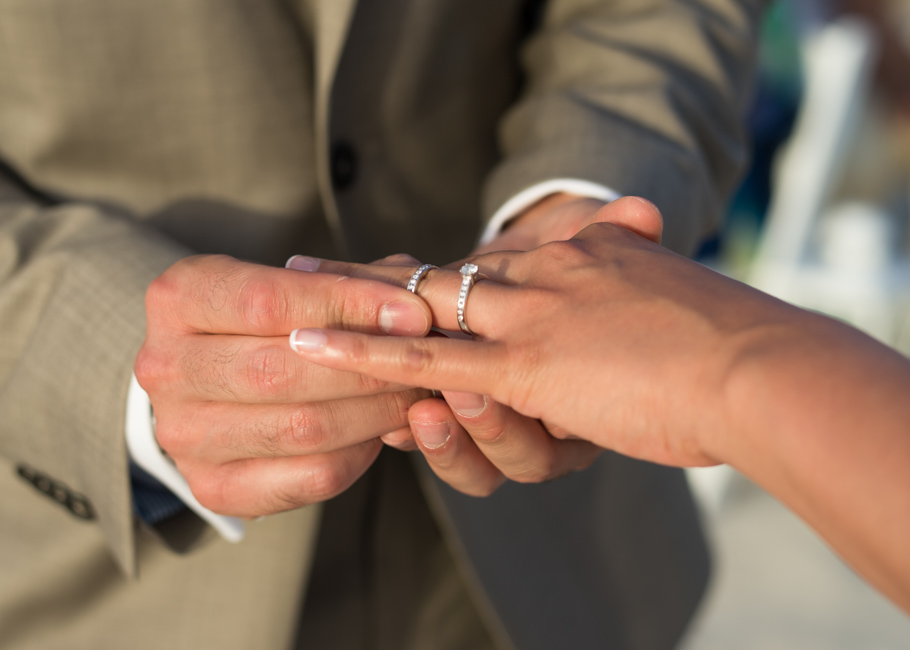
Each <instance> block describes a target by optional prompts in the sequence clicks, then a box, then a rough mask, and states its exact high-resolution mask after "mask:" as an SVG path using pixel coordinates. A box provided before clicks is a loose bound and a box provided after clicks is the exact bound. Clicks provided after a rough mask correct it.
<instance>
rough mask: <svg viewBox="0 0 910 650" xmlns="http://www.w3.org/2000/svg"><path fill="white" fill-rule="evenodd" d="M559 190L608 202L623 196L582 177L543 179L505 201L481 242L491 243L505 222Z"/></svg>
mask: <svg viewBox="0 0 910 650" xmlns="http://www.w3.org/2000/svg"><path fill="white" fill-rule="evenodd" d="M558 192H565V193H566V194H575V195H577V196H585V197H588V198H591V199H598V200H600V201H606V202H608V203H609V202H610V201H615V200H616V199H618V198H619V197H620V196H622V195H621V194H619V193H618V192H616V191H615V190H612V189H610V188H609V187H606V186H605V185H601V184H599V183H592V182H591V181H586V180H582V179H580V178H553V179H550V180H548V181H543V182H540V183H537V184H535V185H532V186H530V187H528V188H526V189H524V190H522V191H521V192H519V193H518V194H516V195H515V196H513V197H512V198H511V199H509V200H508V201H506V202H505V203H503V204H502V207H500V208H499V209H498V210H497V211H496V213H495V214H494V215H493V218H492V219H490V222H489V223H488V224H487V227H486V228H485V229H484V231H483V235H482V236H481V237H480V243H481V244H487V243H489V242H490V241H491V240H492V239H494V238H495V237H496V236H497V235H499V233H500V232H501V231H502V229H503V227H504V226H505V224H506V223H508V222H509V221H510V220H511V219H513V218H514V217H516V216H518V215H519V214H520V213H521V212H522V211H524V210H526V209H527V208H530V207H531V206H532V205H534V204H535V203H537V202H538V201H540V200H541V199H543V198H545V197H547V196H549V195H550V194H556V193H558Z"/></svg>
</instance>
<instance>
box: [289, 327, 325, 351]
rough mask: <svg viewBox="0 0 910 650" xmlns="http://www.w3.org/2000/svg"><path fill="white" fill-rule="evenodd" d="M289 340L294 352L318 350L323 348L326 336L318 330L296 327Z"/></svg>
mask: <svg viewBox="0 0 910 650" xmlns="http://www.w3.org/2000/svg"><path fill="white" fill-rule="evenodd" d="M289 342H290V344H291V349H292V350H293V351H294V352H319V351H320V350H322V349H323V348H325V343H326V336H325V334H324V333H323V332H320V331H319V330H310V329H296V330H294V331H293V332H291V336H290V341H289Z"/></svg>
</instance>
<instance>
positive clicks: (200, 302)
mask: <svg viewBox="0 0 910 650" xmlns="http://www.w3.org/2000/svg"><path fill="white" fill-rule="evenodd" d="M146 315H147V333H146V340H145V343H144V345H143V346H142V349H141V350H140V352H139V355H138V357H137V359H136V365H135V371H136V377H137V379H138V380H139V383H140V385H141V386H142V387H143V388H144V389H145V390H146V391H147V392H148V394H149V397H150V399H151V402H152V406H153V408H154V412H155V418H156V422H157V423H156V436H157V439H158V442H159V444H160V445H161V447H162V449H163V450H164V451H165V452H167V453H168V454H169V455H170V456H171V457H172V458H173V459H174V461H175V462H176V464H177V467H178V468H179V470H180V472H181V473H182V474H183V476H184V477H185V478H186V479H187V482H188V483H189V485H190V488H191V489H192V490H193V493H194V495H195V496H196V498H197V499H198V500H199V502H200V503H202V505H204V506H206V507H207V508H209V509H211V510H213V511H215V512H218V513H221V514H226V515H234V516H242V517H256V516H259V515H263V514H269V513H274V512H279V511H282V510H289V509H292V508H297V507H300V506H304V505H307V504H310V503H314V502H318V501H323V500H325V499H328V498H330V497H333V496H335V495H336V494H338V493H340V492H342V491H343V490H345V489H346V488H347V487H348V486H350V485H351V483H353V482H354V481H355V480H356V479H357V478H358V477H359V476H360V475H361V474H362V473H363V472H364V471H366V469H367V468H368V467H369V466H370V464H371V463H372V462H373V460H374V459H375V458H376V455H377V454H378V452H379V449H380V447H381V443H380V441H379V437H380V436H382V435H383V434H387V433H389V432H394V431H396V430H398V429H401V428H403V427H404V428H406V427H408V411H409V408H410V407H411V405H412V404H413V403H414V402H416V401H418V400H420V399H421V398H423V397H426V396H427V395H428V392H427V391H422V390H405V389H404V388H403V387H396V386H390V385H387V384H385V383H383V382H379V381H375V380H372V379H369V378H367V377H364V376H360V375H355V374H351V373H345V372H338V371H334V370H328V369H325V368H322V367H319V366H316V365H313V364H310V363H308V362H306V361H305V360H303V359H302V358H300V357H299V356H298V355H296V354H294V352H293V351H292V350H291V349H290V348H289V347H288V335H289V334H290V333H291V331H292V330H294V329H295V328H301V327H325V328H344V329H352V330H357V331H362V332H371V333H375V334H379V333H385V334H393V335H398V336H423V335H425V334H426V333H427V331H428V330H429V327H430V322H431V317H430V315H429V311H428V309H427V307H426V305H425V304H424V303H423V301H421V300H420V299H419V298H417V297H415V296H413V295H412V294H409V293H407V292H404V291H401V290H400V289H397V288H395V287H393V286H390V285H388V284H383V283H379V282H376V283H374V284H372V285H371V286H369V289H368V290H363V287H360V288H357V287H355V286H354V285H353V284H352V283H345V282H343V281H339V278H338V277H337V276H330V275H323V274H319V273H299V272H297V271H295V270H291V269H276V268H271V267H266V266H260V265H256V264H250V263H247V262H241V261H238V260H235V259H233V258H230V257H226V256H213V255H208V256H197V257H192V258H188V259H185V260H182V261H180V262H178V263H177V264H175V265H174V266H172V267H171V268H170V269H168V270H167V271H166V272H165V273H164V274H162V275H161V276H160V277H159V278H158V279H156V280H155V281H154V282H153V283H152V285H151V286H150V287H149V289H148V293H147V295H146Z"/></svg>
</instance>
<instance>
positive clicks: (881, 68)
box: [682, 0, 910, 650]
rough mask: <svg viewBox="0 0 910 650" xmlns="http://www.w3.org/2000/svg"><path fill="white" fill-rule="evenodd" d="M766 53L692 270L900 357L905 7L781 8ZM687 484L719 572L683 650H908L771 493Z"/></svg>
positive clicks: (909, 348)
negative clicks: (738, 168)
mask: <svg viewBox="0 0 910 650" xmlns="http://www.w3.org/2000/svg"><path fill="white" fill-rule="evenodd" d="M761 42H762V45H761V53H760V60H759V75H758V86H757V89H756V93H755V97H754V101H753V104H752V108H751V111H750V114H749V116H748V124H749V129H750V131H751V134H752V141H753V162H752V167H751V171H750V172H749V174H748V175H747V177H746V178H745V180H744V181H743V183H742V186H741V188H740V190H739V192H738V194H737V195H736V198H735V199H734V201H733V203H732V205H731V207H730V212H729V215H728V219H727V221H726V224H725V225H724V228H723V231H722V232H720V233H718V235H717V237H715V238H714V239H712V240H711V241H709V242H708V243H707V244H706V245H705V247H704V248H703V250H702V251H701V254H700V256H699V259H700V261H701V262H703V263H704V264H707V265H708V266H711V267H713V268H715V269H717V270H719V271H721V272H722V273H725V274H727V275H730V276H732V277H735V278H737V279H740V280H742V281H744V282H747V283H749V284H752V285H754V286H756V287H758V288H760V289H762V290H764V291H767V292H768V293H771V294H773V295H776V296H778V297H779V298H782V299H784V300H787V301H789V302H792V303H795V304H798V305H800V306H802V307H805V308H808V309H813V310H816V311H821V312H824V313H827V314H830V315H832V316H834V317H836V318H840V319H843V320H845V321H847V322H849V323H851V324H853V325H855V326H856V327H859V328H860V329H863V330H865V331H866V332H868V333H870V334H871V335H873V336H875V337H876V338H878V339H880V340H882V341H884V342H885V343H887V344H888V345H891V346H893V347H895V348H896V349H898V350H900V351H901V352H903V353H904V354H910V254H908V250H910V246H908V239H910V228H908V222H910V0H839V1H834V0H830V1H825V0H814V1H813V0H787V1H781V2H776V3H774V4H773V5H772V6H771V9H770V10H769V11H768V13H767V14H766V16H765V19H764V24H763V28H762V38H761ZM908 397H910V396H908ZM908 471H910V468H908ZM689 479H690V483H691V484H692V487H693V490H694V491H695V493H696V498H697V500H698V502H699V504H700V506H701V509H702V512H703V516H704V520H705V526H706V529H707V531H708V534H709V537H710V539H711V542H712V544H713V548H714V553H715V558H716V561H715V572H714V577H713V582H712V586H711V589H710V592H709V594H708V597H707V599H706V601H705V603H704V605H703V607H702V609H701V611H700V614H699V616H698V618H697V619H696V621H695V623H694V624H693V626H692V628H691V630H690V631H689V634H688V636H687V638H686V640H685V641H684V643H683V644H682V648H683V650H714V649H717V650H721V649H723V650H729V649H731V648H735V649H737V650H772V649H773V650H788V649H791V648H792V649H794V650H814V649H816V648H818V649H836V650H840V649H843V650H847V649H851V650H853V649H863V650H879V649H881V650H886V649H887V650H891V649H894V650H897V649H901V650H904V649H907V648H910V618H908V617H907V616H906V615H905V614H903V613H902V612H901V611H900V610H898V609H897V608H896V607H895V606H893V605H891V604H890V603H889V602H888V601H886V600H885V599H884V598H882V597H881V596H879V595H878V594H877V593H876V592H875V591H874V590H872V589H871V588H870V587H868V586H866V585H865V584H864V583H863V581H862V580H861V579H859V578H858V577H856V575H855V574H854V573H853V572H852V571H851V570H850V569H849V568H848V567H847V566H846V565H844V564H843V563H842V562H841V561H840V560H839V559H838V558H837V557H836V556H834V555H833V554H832V553H831V552H830V551H829V550H828V548H827V547H826V546H825V545H824V543H823V542H821V541H820V540H819V539H818V537H817V536H816V535H815V534H814V533H813V532H812V531H811V530H810V529H808V528H807V527H806V526H805V525H804V524H803V523H801V522H800V521H799V520H798V519H797V518H796V517H794V516H793V515H791V514H790V513H789V512H788V511H787V510H786V509H785V508H784V507H783V506H781V505H780V504H779V503H777V502H776V501H775V500H774V499H773V497H771V496H769V495H768V494H766V493H764V492H763V491H762V490H761V489H760V488H758V487H757V486H755V485H754V484H752V483H751V482H750V481H748V479H746V478H745V477H743V476H741V475H739V474H736V473H735V472H734V471H733V470H730V469H729V468H726V467H721V468H708V469H697V470H690V471H689ZM831 480H832V481H836V480H837V477H836V476H832V477H831ZM896 514H897V513H896ZM900 516H907V513H900ZM908 552H910V543H908Z"/></svg>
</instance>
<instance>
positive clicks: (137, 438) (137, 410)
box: [126, 375, 245, 542]
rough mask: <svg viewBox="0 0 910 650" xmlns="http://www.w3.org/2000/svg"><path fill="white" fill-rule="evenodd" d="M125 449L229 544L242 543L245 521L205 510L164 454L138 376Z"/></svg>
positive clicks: (133, 387) (128, 401)
mask: <svg viewBox="0 0 910 650" xmlns="http://www.w3.org/2000/svg"><path fill="white" fill-rule="evenodd" d="M126 448H127V450H128V451H129V454H130V458H131V459H132V461H133V462H134V463H136V464H137V465H139V467H141V468H142V469H144V470H145V471H146V472H148V473H149V474H151V475H152V476H153V477H155V479H157V480H158V482H159V483H161V484H162V485H163V486H164V487H166V488H167V489H168V490H170V491H171V492H172V493H173V494H174V496H176V497H177V498H178V499H180V500H181V501H183V503H185V504H186V506H187V507H188V508H190V509H191V510H192V511H193V512H195V513H196V514H197V515H199V516H200V517H202V518H203V519H204V520H205V521H206V522H208V523H209V524H210V525H211V526H212V527H213V528H214V529H215V530H217V531H218V533H219V534H220V535H221V536H222V537H224V538H225V539H226V540H228V541H229V542H239V541H240V540H242V539H243V535H244V533H245V528H244V522H243V520H242V519H237V518H236V517H226V516H224V515H218V514H215V513H214V512H212V511H211V510H209V509H208V508H205V507H203V506H202V505H201V504H200V503H199V502H198V501H197V500H196V497H194V496H193V493H192V492H191V491H190V486H189V485H188V484H187V482H186V479H185V478H183V475H181V474H180V472H179V471H177V466H176V465H175V464H174V461H172V460H171V459H170V458H168V457H167V456H165V455H164V453H163V452H162V451H161V448H160V447H159V446H158V441H157V440H156V439H155V431H154V428H153V426H152V407H151V403H150V402H149V397H148V395H147V394H146V392H145V391H144V390H142V386H140V385H139V382H138V381H136V375H133V377H132V379H131V380H130V388H129V393H127V398H126Z"/></svg>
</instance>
